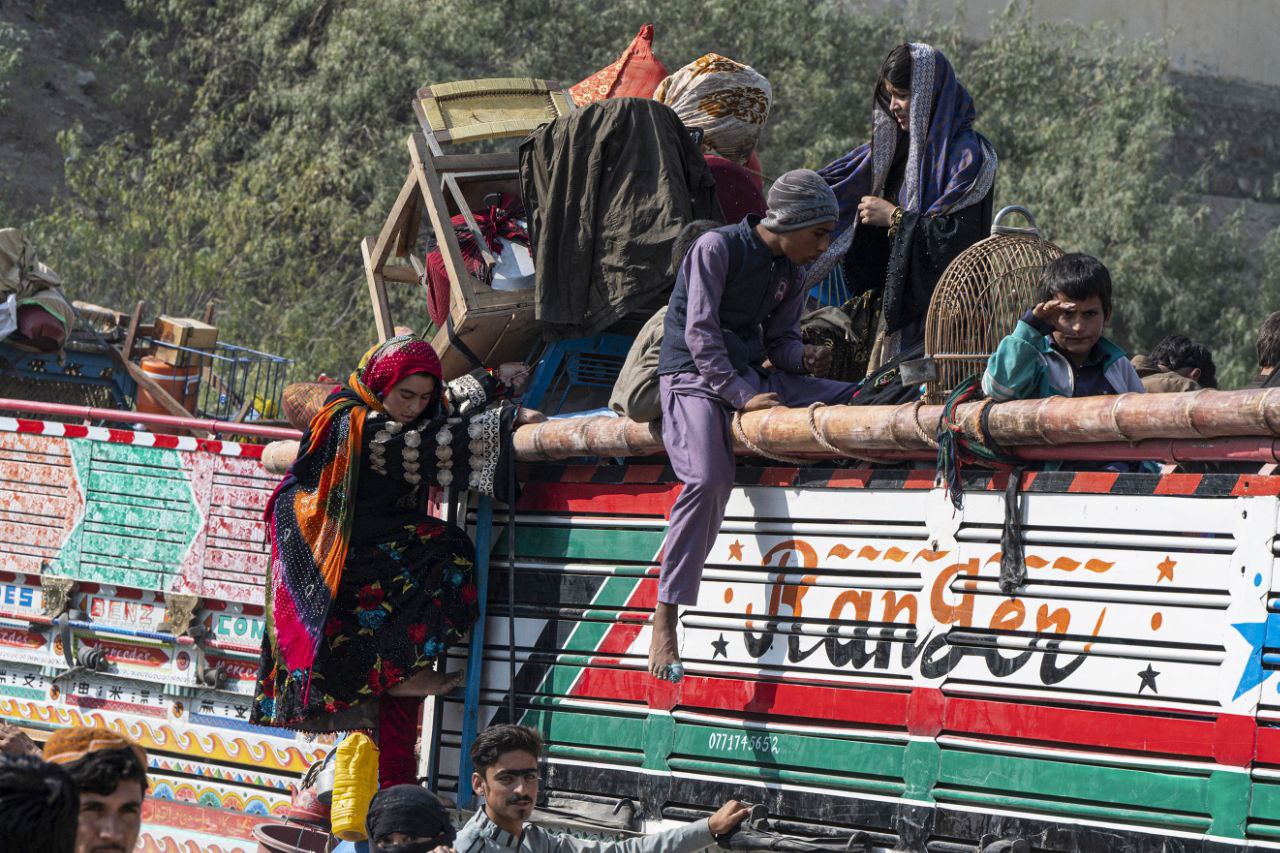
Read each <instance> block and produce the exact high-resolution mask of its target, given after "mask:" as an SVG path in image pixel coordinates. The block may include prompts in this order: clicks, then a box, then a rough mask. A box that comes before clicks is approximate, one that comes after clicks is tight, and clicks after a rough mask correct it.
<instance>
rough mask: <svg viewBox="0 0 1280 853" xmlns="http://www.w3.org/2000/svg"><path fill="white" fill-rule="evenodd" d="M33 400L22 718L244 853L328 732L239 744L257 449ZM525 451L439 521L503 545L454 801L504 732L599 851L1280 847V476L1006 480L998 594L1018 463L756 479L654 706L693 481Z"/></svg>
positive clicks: (684, 625) (20, 457) (249, 657)
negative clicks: (538, 760) (1018, 577)
mask: <svg viewBox="0 0 1280 853" xmlns="http://www.w3.org/2000/svg"><path fill="white" fill-rule="evenodd" d="M1238 393H1244V392H1238ZM1267 394H1268V392H1256V394H1255V396H1257V395H1261V396H1262V397H1263V398H1266V399H1269V397H1267ZM1251 399H1252V398H1251ZM1006 405H1013V404H1006ZM24 406H25V407H26V414H28V415H29V417H21V416H19V417H3V418H0V472H2V476H0V506H3V507H4V514H3V519H2V521H0V523H2V524H3V526H4V530H3V535H2V536H0V543H2V544H0V717H2V718H4V719H5V720H7V721H9V722H11V723H13V724H16V725H18V726H20V727H22V728H24V729H26V730H27V731H28V732H30V733H31V734H32V735H33V737H35V738H36V739H37V740H40V739H42V738H43V737H44V736H46V735H47V733H48V732H49V731H50V730H52V729H54V728H56V727H61V726H67V725H102V726H107V727H110V728H113V729H115V730H117V731H119V732H121V733H122V734H126V735H128V736H129V737H131V738H133V739H135V740H137V741H138V742H139V743H140V744H142V745H143V746H144V747H145V748H146V749H147V752H148V756H149V762H150V765H151V766H150V788H149V791H148V796H147V800H146V807H145V810H144V826H145V828H144V834H143V840H142V848H141V849H145V850H155V851H160V850H203V851H212V852H213V853H224V852H225V853H232V851H245V853H248V851H251V850H253V849H255V845H256V842H255V841H254V840H253V829H254V828H255V827H256V826H258V825H260V824H262V823H264V822H272V821H279V820H281V819H282V818H284V817H285V816H286V815H287V814H288V811H289V801H290V793H291V787H292V786H295V785H297V784H298V782H299V780H300V779H301V777H302V776H303V775H304V774H305V773H306V771H307V770H308V768H310V767H311V766H312V765H313V764H314V763H316V762H317V761H319V760H321V759H322V758H323V757H324V755H325V754H326V753H327V752H328V749H329V748H330V746H331V743H332V738H328V737H322V738H316V739H308V738H305V737H303V736H300V735H295V734H293V733H291V732H288V731H285V730H279V729H266V728H262V727H257V726H253V725H251V724H250V723H249V722H248V720H247V717H248V706H249V701H250V699H251V697H252V691H253V686H254V679H255V676H256V670H257V660H258V654H259V649H260V645H261V640H262V632H263V630H264V628H263V624H264V622H263V598H262V592H263V581H264V573H265V572H266V570H267V561H268V544H267V539H266V531H265V527H264V524H263V522H262V519H261V513H262V509H263V507H264V506H265V501H266V498H267V497H268V495H269V494H270V492H271V490H272V488H273V487H274V486H275V483H276V478H275V477H274V476H272V475H270V474H268V473H267V472H265V471H264V470H263V468H262V466H261V464H260V461H259V457H260V455H261V452H262V445H261V444H253V443H241V442H237V441H234V440H231V435H230V434H224V435H221V436H220V437H219V438H217V439H214V438H210V439H203V438H200V439H198V438H192V437H187V436H177V435H165V434H157V433H151V432H147V431H144V430H140V429H134V428H126V427H127V426H128V425H129V424H133V425H137V424H139V423H142V424H143V425H145V424H146V422H147V421H148V420H155V419H160V420H163V416H156V415H139V414H138V413H133V412H117V413H114V414H111V413H106V412H103V411H90V410H77V409H72V411H64V409H68V408H71V407H59V406H57V405H56V404H37V403H30V402H27V403H24V402H23V401H16V400H6V401H0V409H4V410H6V411H17V410H19V409H21V408H22V407H24ZM77 415H78V416H79V417H81V418H82V419H84V418H88V419H89V420H90V421H94V422H96V423H106V420H105V419H106V418H108V417H114V418H116V419H117V423H116V425H114V426H111V425H106V426H95V425H83V424H80V423H75V422H69V421H73V420H74V416H77ZM54 417H58V418H61V419H62V420H53V419H52V418H54ZM157 423H159V421H157ZM565 423H566V422H563V421H562V422H558V424H557V423H556V422H553V424H552V425H551V426H550V427H548V429H560V430H566V429H579V428H577V427H574V426H573V425H572V424H571V423H570V424H569V425H568V426H564V424H565ZM203 426H204V428H205V429H206V430H208V429H211V428H213V427H211V426H210V425H209V424H207V423H206V424H204V425H203ZM219 428H221V429H228V430H229V429H240V430H244V431H245V432H247V433H248V434H249V435H248V436H246V442H247V441H249V440H256V439H261V438H288V437H290V436H295V435H296V433H292V432H291V431H287V430H278V429H273V428H271V427H266V426H255V425H253V424H241V425H222V426H221V427H219ZM529 429H530V428H529V427H524V428H522V430H529ZM255 433H256V435H255ZM242 435H243V433H242ZM528 438H529V434H528V433H527V432H526V433H524V434H523V435H522V434H521V433H517V439H521V440H518V441H517V445H516V446H517V451H518V452H519V453H520V455H521V456H522V457H523V458H524V459H525V460H526V461H525V462H524V463H522V466H521V471H520V476H521V481H522V486H523V490H522V494H521V497H520V498H519V501H518V502H517V504H516V506H515V507H514V511H513V512H511V511H509V510H508V508H506V507H505V506H502V505H496V506H495V504H494V503H493V502H492V501H490V500H488V499H483V498H478V497H476V496H474V495H467V494H465V493H463V494H458V495H453V496H449V497H446V498H445V499H444V502H443V504H442V505H441V507H440V511H442V512H452V514H453V515H454V516H455V517H456V518H457V520H458V521H459V523H463V524H465V525H466V526H467V527H468V529H469V530H470V531H471V533H472V534H473V535H474V537H475V540H476V543H477V546H478V552H479V554H480V556H481V559H480V560H479V561H478V563H477V566H476V573H477V581H478V583H479V585H480V586H481V588H482V591H483V595H482V598H481V600H482V602H483V603H484V614H483V618H482V619H481V621H480V622H478V623H477V625H476V627H475V628H474V629H473V632H472V635H471V638H470V641H469V645H468V646H466V647H459V648H456V649H454V650H451V652H450V657H451V658H453V659H454V663H455V664H456V663H457V661H458V660H459V659H465V667H466V671H467V681H466V684H465V686H464V687H463V688H462V689H461V690H460V691H459V692H458V693H456V694H455V695H451V696H448V697H443V698H441V699H440V700H437V701H435V702H433V703H429V704H428V708H427V712H426V713H425V714H424V719H423V728H422V772H423V775H424V776H425V777H426V778H427V779H428V780H429V782H430V784H431V785H432V786H433V788H434V789H435V790H437V791H438V792H439V793H440V794H441V795H442V796H445V797H447V798H450V799H452V800H453V801H454V802H455V803H456V805H457V806H458V808H459V810H460V812H461V813H463V814H465V812H466V811H467V810H468V809H471V808H474V806H475V803H474V799H473V796H472V794H471V793H470V784H469V777H470V767H469V763H468V759H467V756H466V750H467V747H468V746H469V742H470V739H471V738H473V737H474V736H475V733H476V732H477V731H478V730H480V729H483V728H484V727H485V726H487V725H490V724H492V723H495V722H504V721H512V720H514V721H516V722H519V723H521V724H524V725H529V726H532V727H533V728H535V729H536V730H538V731H539V732H540V733H541V734H542V735H543V736H544V737H545V738H546V741H547V744H548V751H547V756H546V760H545V767H544V776H543V779H544V793H545V797H546V802H545V803H544V805H545V806H548V807H549V808H548V810H547V811H546V812H544V813H543V816H544V817H545V818H546V819H548V820H552V821H554V822H558V823H559V824H560V825H563V826H570V827H573V828H575V829H576V830H578V831H585V832H591V833H594V834H603V835H606V836H623V835H626V834H628V833H631V832H645V831H652V830H655V829H659V828H661V827H662V826H663V825H665V824H668V823H669V822H672V821H685V820H689V819H693V818H696V817H698V816H702V815H705V814H707V813H708V812H709V811H711V810H712V809H714V808H715V807H716V806H717V805H718V804H719V803H720V802H722V801H723V800H724V799H727V798H729V797H736V798H738V799H743V800H746V801H749V802H752V803H757V804H760V805H762V806H763V807H765V809H767V811H768V813H769V815H770V816H771V819H772V821H773V822H774V823H773V825H774V826H776V827H777V828H778V829H780V830H781V831H784V832H786V833H789V834H792V835H798V836H806V837H813V838H819V839H822V838H825V839H829V840H830V841H831V842H833V843H837V844H841V843H848V844H850V849H856V847H853V846H852V844H853V842H852V841H850V840H851V839H856V840H857V843H860V844H862V845H864V847H865V848H866V849H874V850H914V851H925V850H928V851H980V850H996V849H1000V848H999V847H998V845H1000V844H1002V843H1004V844H1008V843H1014V842H1019V841H1020V842H1022V843H1025V844H1029V845H1030V847H1031V848H1032V849H1037V850H1055V851H1094V850H1139V851H1140V850H1153V851H1154V850H1186V851H1220V850H1221V851H1226V850H1245V849H1253V848H1264V849H1265V848H1272V847H1275V846H1276V844H1277V842H1278V841H1280V735H1277V719H1280V698H1278V697H1277V691H1280V679H1277V680H1272V677H1273V675H1275V673H1276V668H1277V665H1278V664H1280V634H1277V631H1278V630H1280V628H1278V627H1277V626H1278V625H1280V621H1277V620H1280V615H1277V614H1280V596H1278V595H1277V593H1276V591H1275V590H1276V589H1277V588H1278V587H1280V577H1277V576H1276V572H1275V571H1274V566H1275V562H1276V547H1277V538H1276V537H1277V525H1278V524H1280V477H1277V476H1274V475H1264V474H1235V473H1185V472H1165V473H1159V474H1147V473H1112V472H1105V471H1085V472H1069V471H1058V472H1050V471H1027V472H1025V473H1021V474H1020V478H1021V479H1020V482H1019V484H1018V485H1019V493H1020V494H1019V498H1018V501H1019V503H1018V512H1019V513H1020V517H1021V523H1022V540H1023V548H1024V557H1023V562H1024V565H1025V570H1026V579H1025V582H1024V583H1023V584H1022V585H1021V586H1020V587H1018V588H1017V589H1016V590H1014V591H1013V592H1012V593H1006V592H1004V591H1002V589H1001V587H1000V582H999V567H1000V563H1001V556H1002V554H1001V549H1002V544H1001V542H1002V533H1003V527H1004V524H1005V522H1006V520H1007V518H1006V517H1007V513H1006V499H1007V498H1006V486H1007V485H1008V478H1009V477H1010V476H1012V475H1011V474H1010V473H1008V472H1000V471H992V470H988V469H979V468H975V467H971V468H968V469H966V470H965V472H964V473H963V474H962V480H963V485H964V487H965V498H964V501H963V504H962V506H961V507H960V508H957V507H956V505H955V503H954V502H953V501H952V498H951V495H950V494H949V491H948V489H947V487H946V485H945V484H942V483H940V482H939V479H938V477H937V475H936V472H935V470H933V468H932V466H929V465H926V464H923V463H915V464H913V463H910V462H899V463H897V464H895V465H886V464H878V465H869V464H862V465H853V466H851V465H849V464H848V462H847V461H845V462H841V461H837V460H834V459H825V460H824V459H816V460H815V461H813V462H812V463H810V464H805V465H798V464H780V463H771V462H768V461H767V460H763V461H762V460H754V461H744V464H742V465H740V466H739V468H738V469H737V485H736V487H735V489H734V492H733V494H732V497H731V498H730V502H729V507H728V512H727V514H726V518H725V522H724V525H723V527H722V529H721V531H720V534H719V536H718V538H717V541H716V544H715V547H714V548H713V550H712V553H711V556H710V558H709V560H708V564H707V569H706V573H705V576H704V580H703V584H702V588H701V592H700V597H699V600H698V603H697V605H696V606H693V607H689V608H685V609H684V610H683V612H682V614H681V619H680V626H681V628H680V630H681V646H682V649H683V654H684V662H685V666H686V668H687V675H686V677H685V678H684V679H683V680H682V681H681V682H680V683H678V684H669V683H666V682H662V681H658V680H655V679H653V678H651V677H650V676H649V675H648V674H647V671H646V665H645V660H646V652H647V648H648V636H649V629H648V620H649V616H650V612H651V609H652V607H653V604H654V601H655V595H656V587H657V566H658V558H659V554H660V550H661V544H662V538H663V533H664V529H665V525H666V521H665V519H666V516H667V514H668V512H669V510H670V506H671V503H672V501H673V500H674V498H675V496H676V494H677V493H678V490H679V488H680V486H679V483H678V482H677V481H676V480H675V479H674V477H673V476H672V472H671V470H670V468H669V467H668V466H667V465H665V464H664V462H663V460H662V458H661V457H660V456H657V455H651V454H650V455H641V456H636V457H633V458H625V457H624V458H618V456H616V455H609V456H607V457H598V458H590V457H584V456H582V455H577V456H574V457H572V458H569V459H566V460H559V461H557V460H547V459H545V458H543V459H539V458H538V457H539V456H542V457H546V456H548V455H555V454H550V453H548V452H546V451H545V448H546V447H548V446H549V445H548V444H547V443H545V442H543V443H542V446H543V448H544V451H543V452H542V453H535V452H533V451H532V450H530V449H529V448H530V447H532V446H533V445H532V444H530V443H529V441H528ZM641 450H643V448H641ZM570 452H578V451H569V450H565V451H564V453H565V454H567V453H570ZM616 452H617V451H616V450H615V451H612V453H616ZM450 503H452V506H453V509H452V510H448V509H447V507H448V506H449V504H450ZM993 845H995V846H993ZM1006 849H1007V848H1006Z"/></svg>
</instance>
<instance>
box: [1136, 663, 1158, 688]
mask: <svg viewBox="0 0 1280 853" xmlns="http://www.w3.org/2000/svg"><path fill="white" fill-rule="evenodd" d="M1159 674H1160V673H1158V672H1156V671H1155V670H1154V669H1152V668H1151V664H1149V663H1148V664H1147V668H1146V669H1144V670H1143V671H1142V672H1140V673H1138V678H1141V679H1142V683H1141V684H1139V685H1138V692H1139V693H1141V692H1142V691H1143V690H1145V689H1146V688H1148V687H1150V688H1151V692H1152V693H1159V692H1160V691H1159V690H1157V689H1156V676H1157V675H1159Z"/></svg>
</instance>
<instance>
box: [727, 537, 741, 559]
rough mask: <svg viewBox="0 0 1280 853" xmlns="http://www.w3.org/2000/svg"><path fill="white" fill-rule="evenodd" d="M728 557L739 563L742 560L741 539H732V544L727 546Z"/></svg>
mask: <svg viewBox="0 0 1280 853" xmlns="http://www.w3.org/2000/svg"><path fill="white" fill-rule="evenodd" d="M729 559H730V560H737V561H738V562H739V563H741V562H742V540H741V539H735V540H734V541H733V544H731V545H730V546H729Z"/></svg>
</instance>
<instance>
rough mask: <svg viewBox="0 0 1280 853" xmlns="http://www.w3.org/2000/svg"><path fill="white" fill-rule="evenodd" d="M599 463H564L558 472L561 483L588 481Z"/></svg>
mask: <svg viewBox="0 0 1280 853" xmlns="http://www.w3.org/2000/svg"><path fill="white" fill-rule="evenodd" d="M599 467H600V466H599V465H566V466H564V471H563V472H562V473H561V474H560V482H562V483H589V482H591V478H592V477H593V476H595V473H596V469H597V468H599Z"/></svg>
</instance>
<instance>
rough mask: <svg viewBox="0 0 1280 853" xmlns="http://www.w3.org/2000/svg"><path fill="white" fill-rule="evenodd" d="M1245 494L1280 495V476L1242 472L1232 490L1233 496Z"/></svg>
mask: <svg viewBox="0 0 1280 853" xmlns="http://www.w3.org/2000/svg"><path fill="white" fill-rule="evenodd" d="M1244 495H1280V477H1274V476H1267V477H1264V476H1262V475H1261V474H1242V475H1241V476H1240V479H1239V480H1236V485H1235V488H1234V489H1232V490H1231V496H1232V497H1233V498H1238V497H1242V496H1244Z"/></svg>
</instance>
